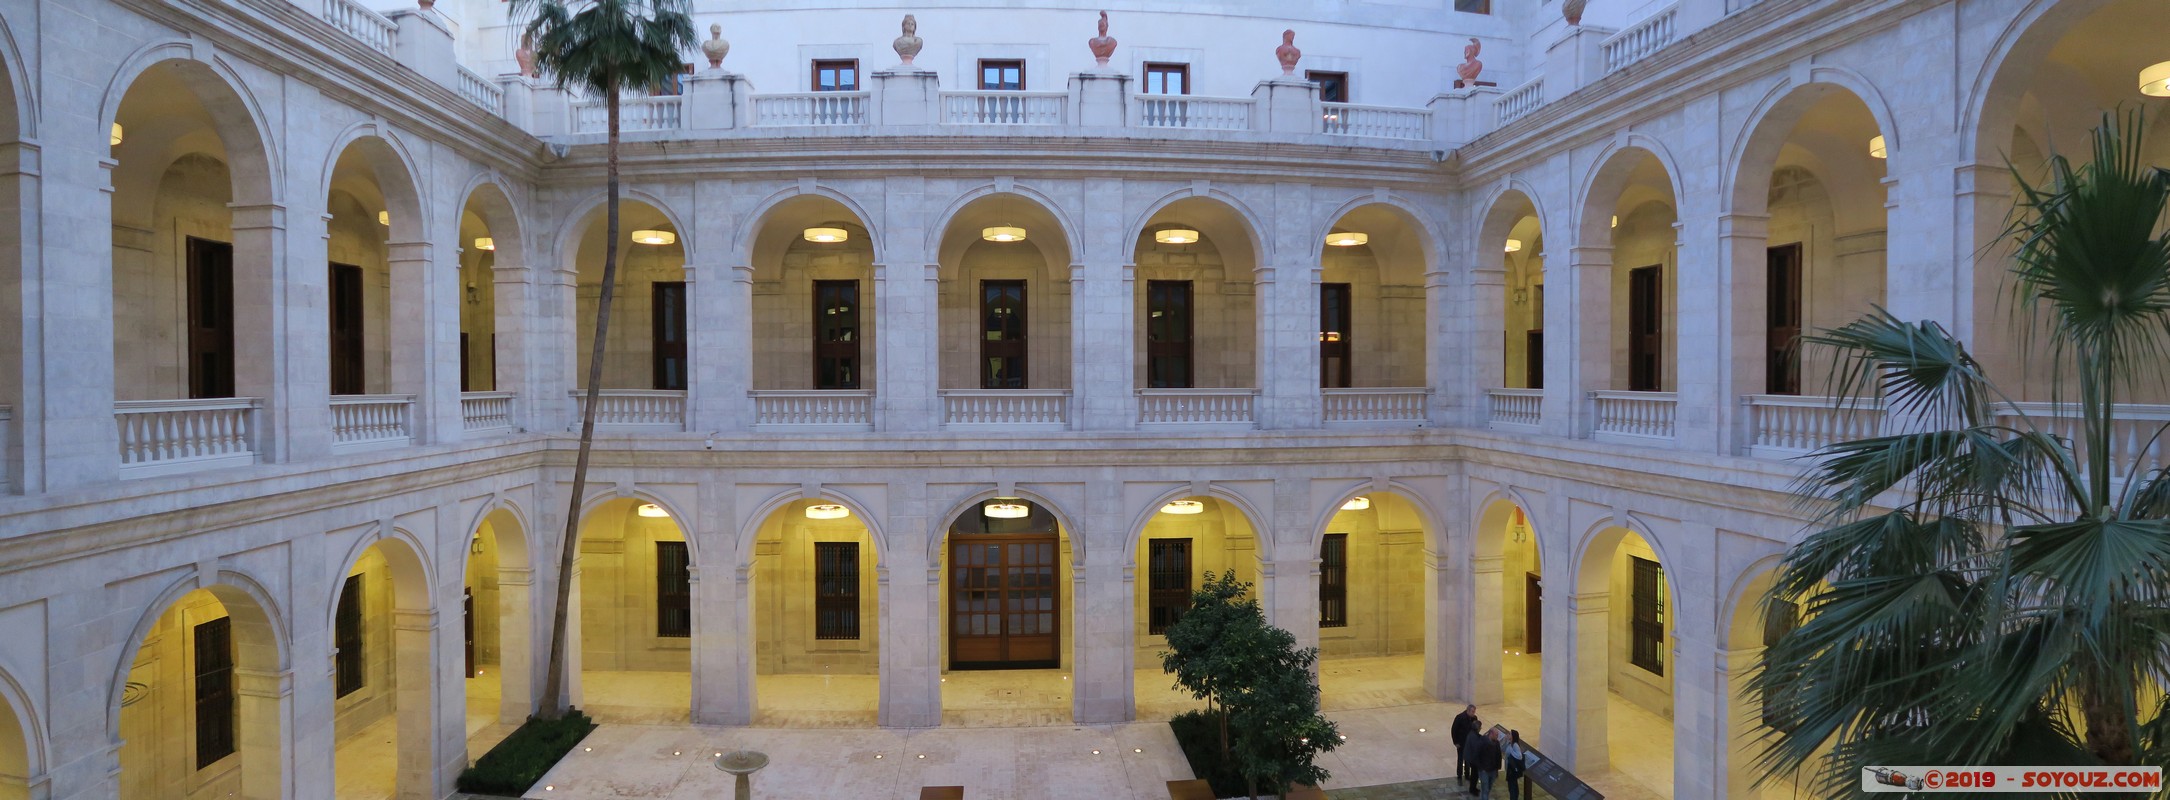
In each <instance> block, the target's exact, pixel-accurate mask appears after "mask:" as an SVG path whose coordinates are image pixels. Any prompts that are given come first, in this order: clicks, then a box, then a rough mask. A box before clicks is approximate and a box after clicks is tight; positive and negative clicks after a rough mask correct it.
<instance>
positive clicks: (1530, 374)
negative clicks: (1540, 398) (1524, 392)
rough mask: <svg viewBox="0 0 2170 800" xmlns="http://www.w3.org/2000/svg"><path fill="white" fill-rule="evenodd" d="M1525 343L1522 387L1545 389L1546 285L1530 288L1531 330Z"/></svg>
mask: <svg viewBox="0 0 2170 800" xmlns="http://www.w3.org/2000/svg"><path fill="white" fill-rule="evenodd" d="M1526 337H1527V338H1526V339H1525V340H1524V343H1525V344H1526V345H1527V346H1528V348H1529V351H1528V354H1527V355H1524V356H1523V357H1522V360H1523V363H1522V386H1523V387H1524V388H1528V389H1543V388H1545V285H1544V284H1542V283H1540V284H1537V285H1536V286H1532V287H1530V330H1529V333H1528V334H1526Z"/></svg>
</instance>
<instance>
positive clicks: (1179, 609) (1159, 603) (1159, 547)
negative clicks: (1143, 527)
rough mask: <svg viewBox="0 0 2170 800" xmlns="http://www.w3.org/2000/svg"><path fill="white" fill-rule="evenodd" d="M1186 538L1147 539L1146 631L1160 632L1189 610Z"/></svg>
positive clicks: (1166, 629) (1188, 557) (1189, 590)
mask: <svg viewBox="0 0 2170 800" xmlns="http://www.w3.org/2000/svg"><path fill="white" fill-rule="evenodd" d="M1190 542H1191V540H1189V539H1148V540H1146V543H1145V544H1146V565H1147V566H1146V569H1147V580H1148V581H1149V584H1148V589H1147V593H1146V597H1147V603H1148V606H1147V611H1146V632H1147V633H1152V634H1162V633H1167V632H1168V626H1170V625H1173V624H1175V621H1176V620H1178V619H1181V618H1182V617H1183V612H1185V611H1188V610H1190V600H1191V596H1190V593H1191V587H1190Z"/></svg>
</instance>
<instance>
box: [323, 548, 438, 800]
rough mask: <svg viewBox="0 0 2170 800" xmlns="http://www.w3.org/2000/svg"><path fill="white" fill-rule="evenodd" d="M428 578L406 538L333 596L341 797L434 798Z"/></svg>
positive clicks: (371, 555) (374, 552) (369, 559)
mask: <svg viewBox="0 0 2170 800" xmlns="http://www.w3.org/2000/svg"><path fill="white" fill-rule="evenodd" d="M429 583H430V582H429V577H428V575H427V574H425V572H424V568H423V561H422V557H421V555H420V553H418V552H416V551H415V549H414V548H413V547H412V546H410V545H408V544H407V543H406V540H404V539H398V538H385V539H382V540H379V541H377V542H376V543H375V544H371V545H370V546H369V547H368V548H366V549H364V550H363V551H362V552H361V554H360V556H359V557H357V558H356V559H355V560H354V563H353V565H352V566H350V567H349V568H348V569H347V572H346V574H345V575H343V576H341V578H340V584H339V586H338V587H337V591H336V592H334V593H333V594H332V608H331V611H332V613H331V620H330V621H331V643H332V693H333V696H332V708H333V717H332V738H333V741H334V742H335V743H336V745H337V748H338V749H337V750H336V751H335V752H334V755H333V759H332V763H333V780H334V784H335V786H336V787H337V789H338V791H339V793H340V794H341V795H342V796H353V797H401V798H417V797H420V798H427V797H436V796H438V795H439V794H440V793H441V792H440V787H438V786H435V785H433V784H434V778H433V775H434V774H435V773H436V772H437V768H436V767H437V765H436V764H435V763H433V762H434V761H435V760H436V759H435V758H434V753H435V747H434V746H433V741H432V739H433V737H434V735H435V732H436V726H435V720H434V718H435V716H436V706H437V703H436V698H435V692H434V691H432V688H431V685H430V683H431V681H430V678H431V673H432V672H433V670H434V669H435V666H434V665H435V663H436V662H435V661H434V660H433V659H432V647H431V645H432V642H431V637H432V635H433V634H434V630H433V628H434V626H433V625H432V624H431V623H432V620H431V612H432V608H431V603H430V590H429Z"/></svg>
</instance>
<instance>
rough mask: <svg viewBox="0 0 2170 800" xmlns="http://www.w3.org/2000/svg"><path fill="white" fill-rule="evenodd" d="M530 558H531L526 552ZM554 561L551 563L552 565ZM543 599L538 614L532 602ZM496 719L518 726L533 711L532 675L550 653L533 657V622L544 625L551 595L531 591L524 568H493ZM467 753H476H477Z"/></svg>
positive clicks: (537, 684) (530, 574)
mask: <svg viewBox="0 0 2170 800" xmlns="http://www.w3.org/2000/svg"><path fill="white" fill-rule="evenodd" d="M529 557H530V558H533V557H535V556H534V555H533V554H530V556H529ZM554 563H555V562H553V564H554ZM538 601H542V602H545V603H546V605H544V606H543V611H542V612H541V613H539V614H538V613H536V612H535V604H536V602H538ZM497 603H498V624H497V652H498V657H497V685H498V687H499V688H498V700H497V721H498V722H502V723H504V724H507V725H518V724H520V723H521V722H524V721H526V720H527V718H528V715H530V714H533V713H535V693H536V692H538V691H541V690H542V682H541V681H538V680H535V676H537V675H540V674H542V671H543V670H544V669H545V668H546V667H545V666H544V665H545V664H546V663H547V659H549V657H550V654H549V653H548V652H543V653H542V654H541V658H540V659H538V658H537V657H536V651H537V647H536V645H535V641H536V639H537V638H538V637H537V636H536V635H535V625H536V620H537V619H538V618H540V619H542V620H544V624H545V625H548V624H549V622H548V619H549V617H550V616H551V615H552V614H554V613H556V611H555V609H554V606H555V605H556V604H557V597H556V596H555V595H553V596H550V597H548V598H543V597H539V596H538V595H536V593H535V571H534V570H532V569H528V568H525V567H504V566H500V567H498V569H497ZM540 638H541V639H542V646H543V647H549V646H550V641H549V634H548V633H547V632H546V633H544V634H543V636H542V637H540ZM470 755H474V756H478V757H479V756H480V755H481V754H480V753H472V754H470Z"/></svg>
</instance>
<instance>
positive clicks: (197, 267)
mask: <svg viewBox="0 0 2170 800" xmlns="http://www.w3.org/2000/svg"><path fill="white" fill-rule="evenodd" d="M188 396H189V397H192V398H203V397H232V396H234V246H233V245H231V244H228V243H226V242H214V241H211V240H209V239H198V238H196V237H193V236H191V237H189V239H188Z"/></svg>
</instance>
